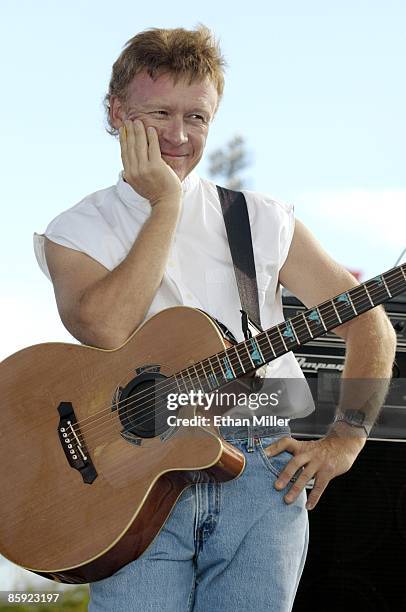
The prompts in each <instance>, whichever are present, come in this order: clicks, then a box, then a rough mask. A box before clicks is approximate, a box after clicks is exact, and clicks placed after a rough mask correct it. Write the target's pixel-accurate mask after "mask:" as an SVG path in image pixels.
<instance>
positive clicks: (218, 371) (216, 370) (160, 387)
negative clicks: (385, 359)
mask: <svg viewBox="0 0 406 612" xmlns="http://www.w3.org/2000/svg"><path fill="white" fill-rule="evenodd" d="M402 284H403V283H402ZM396 289H397V288H396V287H395V288H394V287H392V291H393V290H395V291H396ZM353 297H354V296H353ZM357 305H358V308H360V307H361V308H362V307H363V306H364V305H367V306H370V304H369V300H368V301H365V304H363V305H362V304H357ZM320 307H321V305H320ZM320 307H319V309H320ZM345 308H349V309H350V311H351V307H350V306H349V305H347V304H346V305H345ZM368 309H372V307H370V308H368ZM360 314H362V313H360ZM299 316H300V315H299ZM342 316H343V317H344V316H345V315H344V313H342ZM351 318H355V317H351ZM336 320H337V317H336V316H335V315H334V318H333V319H332V320H331V321H328V320H327V318H326V319H325V323H327V325H330V324H333V323H334V322H335V321H336ZM338 325H339V324H337V326H338ZM303 329H306V325H303ZM299 333H300V332H299ZM315 333H317V332H316V331H315ZM309 340H310V338H309ZM279 341H280V342H281V340H279ZM258 345H259V343H258ZM281 346H282V344H281ZM233 348H234V347H230V348H229V349H226V351H224V352H225V353H228V352H229V351H232V350H233ZM260 348H261V347H260ZM263 350H264V349H263ZM222 352H223V351H222ZM235 352H236V351H235ZM287 352H288V351H287ZM216 355H218V354H216ZM216 355H213V356H211V357H210V359H211V358H214V357H216ZM227 357H228V358H229V359H230V356H229V355H227ZM233 358H234V359H235V357H234V356H233ZM202 361H205V360H202ZM236 363H237V362H236ZM265 363H266V362H265ZM231 365H232V366H233V363H232V362H231ZM261 365H263V364H261ZM261 365H258V367H261ZM186 369H189V368H186ZM212 369H213V372H214V373H215V376H216V378H220V381H221V384H220V385H218V387H219V386H220V387H221V386H223V385H224V384H225V383H227V382H231V381H229V380H228V379H226V378H225V377H224V375H223V372H222V369H221V367H220V368H219V367H218V365H217V364H216V366H215V368H214V367H212ZM250 369H251V371H252V370H254V369H256V368H253V367H251V368H250ZM183 371H184V370H182V371H181V372H183ZM189 377H190V376H189ZM239 378H240V377H239ZM190 379H191V382H192V385H193V386H194V385H195V383H196V382H200V377H199V378H197V379H195V381H194V380H193V378H192V377H190ZM222 379H224V380H222ZM168 382H169V384H167V383H168ZM202 386H203V390H204V385H202ZM170 388H171V389H173V388H174V387H173V377H170V378H169V379H165V381H163V382H162V383H161V384H158V385H156V386H155V388H154V391H152V392H151V393H149V394H148V395H146V394H145V392H139V393H138V394H134V395H133V396H130V398H131V399H133V398H134V397H136V396H137V395H141V396H142V395H143V394H144V396H143V397H142V399H145V398H148V397H149V398H152V397H154V395H155V391H156V390H163V389H170ZM186 388H187V387H186ZM208 390H211V391H213V390H214V388H213V389H212V388H209V389H208ZM130 398H127V400H123V401H122V402H121V403H125V402H127V405H126V408H127V409H128V408H129V407H130V406H131V405H135V404H137V410H138V409H139V408H140V407H142V405H145V403H148V402H144V404H142V403H141V404H139V403H138V402H129V401H128V400H129V399H130ZM112 407H113V406H111V407H110V409H109V410H108V411H107V414H109V415H110V416H111V415H112V413H111V412H110V410H111V408H112ZM145 411H148V412H149V411H150V406H149V407H147V408H146V409H145ZM142 412H143V411H141V412H140V414H141V413H142ZM130 414H131V411H130V412H128V414H127V416H129V415H130ZM94 416H95V417H97V418H96V419H95V420H94V422H95V421H96V420H97V419H99V418H100V412H99V413H95V415H94ZM148 420H149V419H148ZM82 422H83V421H80V422H78V423H77V426H78V427H81V425H80V424H81V423H82ZM94 422H93V423H92V424H91V425H92V426H94ZM89 427H90V426H89V425H88V426H87V427H84V428H83V431H89ZM96 427H97V425H96ZM93 429H94V427H93ZM83 431H81V433H83ZM76 433H78V432H76Z"/></svg>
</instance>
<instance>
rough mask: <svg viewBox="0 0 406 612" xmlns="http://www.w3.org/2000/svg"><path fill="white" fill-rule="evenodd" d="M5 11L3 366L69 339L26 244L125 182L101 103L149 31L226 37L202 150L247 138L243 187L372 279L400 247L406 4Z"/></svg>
mask: <svg viewBox="0 0 406 612" xmlns="http://www.w3.org/2000/svg"><path fill="white" fill-rule="evenodd" d="M1 12H2V20H1V26H0V34H1V36H0V45H1V55H2V60H3V61H2V85H3V95H2V97H1V99H0V105H1V116H2V119H3V122H2V126H1V147H0V168H1V172H2V181H1V184H0V190H1V203H2V205H1V211H2V220H3V231H2V240H1V243H0V250H1V257H0V261H1V279H2V282H1V309H2V310H1V314H2V317H1V321H2V323H1V326H2V330H1V333H2V343H1V348H0V357H5V356H6V355H8V354H10V353H12V352H15V351H16V350H17V349H19V348H22V347H24V346H27V345H29V344H34V343H36V342H42V341H45V340H68V339H69V338H70V337H69V335H68V334H67V332H65V331H64V329H63V327H62V325H61V323H60V321H59V319H58V315H57V312H56V307H55V305H54V301H53V292H52V287H51V285H50V283H49V281H48V280H47V279H46V278H45V277H44V276H43V275H42V273H41V272H40V270H39V268H38V267H37V264H36V261H35V258H34V255H33V251H32V233H33V231H43V230H44V229H45V227H46V225H47V224H48V222H49V221H50V220H51V219H52V218H53V217H55V216H56V215H57V214H58V213H59V212H60V211H62V210H64V209H66V208H68V207H70V206H72V205H73V204H75V203H76V202H78V201H79V200H80V199H81V198H82V197H84V196H85V195H87V194H88V193H90V192H93V191H96V190H97V189H101V188H103V187H106V186H109V185H111V184H112V183H113V182H115V181H116V179H117V175H118V172H119V171H120V169H121V162H120V154H119V146H118V143H117V142H116V141H115V140H114V139H113V138H112V137H110V136H108V135H107V134H106V133H105V132H104V127H103V126H104V119H103V111H102V99H103V96H104V93H105V90H106V87H107V83H108V80H109V75H110V70H111V65H112V63H113V61H114V60H115V59H116V57H117V55H118V54H119V53H120V50H121V48H122V46H123V44H124V43H125V42H126V41H127V40H128V39H129V38H130V37H131V36H133V35H134V34H135V33H136V32H138V31H140V30H142V29H145V28H148V27H152V26H159V27H177V26H183V27H186V28H188V27H193V26H195V25H196V23H197V22H202V23H204V24H206V25H207V26H209V27H210V28H212V29H213V30H214V32H215V33H216V35H217V36H218V37H219V38H220V41H221V45H222V48H223V52H224V54H225V56H226V59H227V61H228V64H229V67H228V70H227V74H226V89H225V95H224V100H223V103H222V106H221V108H220V110H219V112H218V115H217V117H216V120H215V122H214V124H213V126H212V128H211V133H210V136H209V139H208V143H207V151H208V152H210V151H213V150H214V149H216V148H217V147H219V146H222V145H224V144H225V143H226V142H227V141H228V140H229V139H231V138H232V137H233V136H234V135H235V134H241V135H242V136H244V138H245V139H246V142H247V146H248V149H249V153H250V157H251V159H252V165H251V167H249V168H248V169H247V171H246V173H245V177H246V186H247V187H248V188H250V189H255V190H258V191H264V192H268V193H270V194H271V195H272V196H273V197H275V198H276V199H280V200H284V201H291V202H294V204H295V209H296V214H297V216H298V217H299V218H300V219H302V220H303V221H304V222H305V223H306V224H307V225H308V227H309V228H310V229H311V230H312V231H313V232H314V234H315V235H316V236H317V237H318V238H319V239H320V240H321V242H322V243H323V245H324V246H325V248H326V249H327V250H328V251H329V252H330V253H331V254H332V255H333V256H334V257H335V258H336V259H337V260H338V261H340V262H341V263H343V264H344V265H346V266H348V267H350V268H353V269H359V270H361V271H362V272H363V277H364V279H366V278H368V277H369V276H373V275H374V274H376V273H379V272H381V271H384V270H386V269H388V268H390V267H391V266H392V265H393V264H394V262H395V260H396V258H397V256H398V255H399V254H400V252H401V250H402V248H403V247H404V246H406V238H405V221H406V212H405V210H406V209H405V207H406V177H405V142H406V117H405V112H404V110H405V108H406V84H405V79H404V65H405V57H406V38H405V36H404V32H405V26H406V4H405V3H404V2H403V1H402V0H398V1H395V0H386V1H385V2H382V1H380V0H379V1H378V0H371V1H366V0H363V1H361V0H341V1H340V2H338V1H336V2H332V1H330V2H326V1H325V0H324V1H321V0H320V1H312V0H308V1H307V2H303V1H301V0H292V1H285V2H280V1H279V2H276V1H275V0H268V1H267V2H259V1H256V0H251V2H249V3H246V2H223V3H220V2H218V1H216V2H213V1H212V0H209V1H207V2H205V3H201V4H200V3H199V4H196V3H190V2H183V1H182V2H172V3H168V2H163V1H162V0H156V1H155V2H153V3H144V6H143V5H142V4H141V3H135V2H130V1H123V0H117V1H116V2H115V3H114V4H113V3H111V2H110V1H109V2H107V1H106V0H82V1H79V0H70V1H69V2H67V1H66V0H59V1H58V2H52V1H50V0H49V1H45V0H35V1H34V0H32V1H28V0H13V1H4V0H3V2H2V11H1ZM199 169H200V172H201V174H202V175H204V176H207V165H206V163H205V161H204V160H203V161H202V162H201V164H200V167H199ZM2 575H3V576H6V574H5V573H4V572H3V574H2ZM7 580H8V578H7ZM0 586H1V585H0ZM3 588H5V587H4V586H3Z"/></svg>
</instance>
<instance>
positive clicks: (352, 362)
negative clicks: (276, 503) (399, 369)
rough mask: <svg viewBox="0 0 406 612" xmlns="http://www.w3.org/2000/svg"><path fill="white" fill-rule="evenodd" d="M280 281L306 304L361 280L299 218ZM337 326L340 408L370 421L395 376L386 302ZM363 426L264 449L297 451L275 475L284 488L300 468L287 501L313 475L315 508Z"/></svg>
mask: <svg viewBox="0 0 406 612" xmlns="http://www.w3.org/2000/svg"><path fill="white" fill-rule="evenodd" d="M280 281H281V283H282V284H283V285H284V286H285V287H287V288H288V289H290V290H291V291H292V292H293V293H295V295H297V297H298V298H299V299H301V300H302V301H303V303H304V304H305V305H306V306H308V307H310V306H313V305H316V304H317V303H320V302H322V301H324V300H326V299H329V298H332V297H333V296H334V295H337V294H339V293H341V292H343V291H346V290H348V289H350V288H351V287H354V286H355V285H357V284H358V283H357V281H356V279H355V278H354V277H353V276H352V275H351V274H350V273H349V272H347V271H346V270H345V269H344V268H342V267H341V266H339V265H338V264H337V263H336V262H335V261H334V260H333V259H331V257H329V255H328V254H327V253H326V252H325V251H324V250H323V249H322V247H321V246H320V244H319V243H318V242H317V240H316V239H315V238H314V237H313V236H312V234H311V233H310V232H309V231H308V230H307V229H306V227H305V226H304V225H303V224H302V223H300V222H299V221H297V222H296V227H295V232H294V237H293V240H292V245H291V247H290V250H289V255H288V258H287V260H286V262H285V264H284V266H283V267H282V269H281V271H280ZM335 332H336V333H337V334H339V335H340V336H342V337H343V338H344V339H345V341H346V349H347V350H346V359H345V366H344V372H343V376H342V378H343V383H342V387H341V397H340V406H339V407H338V408H339V411H340V410H341V411H344V410H345V409H347V408H350V409H353V410H359V409H360V410H361V411H363V412H364V414H365V416H366V418H367V420H368V421H369V423H370V424H372V423H373V421H374V419H375V417H376V415H377V414H378V412H379V410H380V408H381V405H382V403H383V400H384V396H385V393H386V390H387V386H388V381H389V379H390V377H391V373H392V364H393V359H394V355H395V349H396V335H395V332H394V330H393V328H392V325H391V323H390V321H389V319H388V317H387V316H386V314H385V311H384V310H383V308H382V307H378V308H374V309H373V310H370V311H369V312H366V313H364V314H362V315H360V316H359V317H357V318H356V319H353V320H352V321H349V322H348V323H345V324H343V325H340V326H339V327H337V328H336V330H335ZM362 383H365V384H362ZM354 384H355V387H354ZM360 432H361V430H360V429H358V428H357V427H352V426H350V425H347V423H342V422H339V423H335V425H334V426H333V427H332V428H331V429H330V431H329V433H328V434H327V436H325V437H324V438H321V439H319V440H315V441H314V440H311V441H299V440H294V439H293V438H282V439H281V440H279V441H277V442H276V443H274V444H272V445H270V446H269V447H267V448H266V449H265V451H266V453H267V454H268V455H269V456H270V457H271V456H273V455H276V454H278V453H280V452H282V451H283V450H288V451H290V452H291V453H293V455H294V456H293V458H292V459H291V460H290V461H289V463H288V464H287V466H286V467H285V469H284V470H283V472H282V473H281V475H280V476H279V478H278V480H277V481H276V483H275V487H276V488H278V489H283V488H285V487H286V486H287V485H288V484H289V481H290V479H291V478H292V476H293V475H294V474H295V473H296V472H297V471H298V470H300V469H301V468H302V473H301V474H300V476H299V478H298V479H297V480H296V482H295V483H294V484H293V485H292V486H291V487H290V490H289V492H288V493H287V494H286V495H285V501H286V502H288V503H291V502H293V501H294V500H295V499H296V498H297V496H298V495H299V494H300V493H301V492H302V490H303V488H304V486H305V485H306V483H307V482H308V481H309V480H310V479H311V478H313V477H314V478H315V484H314V487H313V489H312V492H311V493H310V495H309V499H308V503H307V508H309V509H311V508H314V506H315V505H316V504H317V502H318V500H319V499H320V496H321V495H322V493H323V491H324V490H325V488H326V487H327V485H328V483H329V481H330V480H331V479H332V478H334V477H335V476H338V475H340V474H343V473H344V472H346V471H347V470H349V468H350V467H351V465H352V464H353V462H354V461H355V458H356V457H357V455H358V453H359V452H360V451H361V449H362V447H363V446H364V444H365V441H366V435H365V433H363V434H362V433H361V434H360Z"/></svg>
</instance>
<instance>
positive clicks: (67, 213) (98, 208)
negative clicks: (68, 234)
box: [45, 185, 116, 234]
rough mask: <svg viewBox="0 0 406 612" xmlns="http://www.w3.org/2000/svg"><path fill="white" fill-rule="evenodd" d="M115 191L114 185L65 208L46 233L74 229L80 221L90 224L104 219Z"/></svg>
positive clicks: (49, 225)
mask: <svg viewBox="0 0 406 612" xmlns="http://www.w3.org/2000/svg"><path fill="white" fill-rule="evenodd" d="M115 191H116V187H115V185H112V186H111V187H107V188H105V189H100V190H98V191H95V192H93V193H91V194H89V195H87V196H85V197H84V198H82V200H80V201H79V202H78V203H77V204H74V205H73V206H71V207H70V208H67V209H65V210H64V211H62V212H61V213H59V214H58V215H57V216H56V217H55V218H54V219H52V221H50V223H49V224H48V226H47V229H46V232H45V233H46V234H48V233H50V232H58V230H63V231H64V232H65V231H66V230H67V229H68V228H71V229H73V228H74V227H75V226H76V225H77V223H78V222H80V223H81V224H82V223H85V224H88V223H94V222H95V221H97V220H103V219H104V217H105V214H104V213H105V211H106V210H107V209H108V207H109V206H111V204H112V202H113V201H114V199H115V198H116V195H115Z"/></svg>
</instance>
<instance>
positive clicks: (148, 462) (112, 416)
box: [0, 306, 245, 583]
mask: <svg viewBox="0 0 406 612" xmlns="http://www.w3.org/2000/svg"><path fill="white" fill-rule="evenodd" d="M227 346H228V345H227V343H226V341H225V340H224V339H223V337H222V335H221V333H220V331H219V329H218V328H217V326H216V325H215V323H214V322H213V321H212V320H211V319H210V318H209V317H208V316H207V315H206V314H204V313H203V312H200V311H198V310H195V309H192V308H188V307H183V306H179V307H174V308H170V309H167V310H165V311H162V312H161V313H159V314H158V315H156V316H154V317H152V318H151V319H149V320H148V321H147V322H146V323H145V324H143V325H142V326H141V327H140V328H139V329H138V330H137V331H136V332H135V333H134V334H133V335H132V336H131V338H130V339H129V340H128V341H127V342H126V343H125V344H124V345H123V346H122V347H120V348H119V349H116V350H111V351H106V350H101V349H96V348H91V347H86V346H80V345H73V344H72V345H70V344H64V343H47V344H41V345H36V346H32V347H29V348H27V349H24V350H22V351H19V352H18V353H16V354H14V355H12V356H11V357H9V358H8V359H6V360H5V361H4V362H3V363H2V364H1V366H0V397H1V410H0V465H1V471H0V491H1V493H2V503H1V504H0V525H1V527H0V552H1V554H3V555H4V556H5V557H6V558H8V559H9V560H10V561H12V562H14V563H17V564H18V565H21V566H23V567H25V568H26V569H29V570H31V571H33V572H35V573H37V574H40V575H43V576H45V577H47V578H50V579H53V580H57V581H61V582H72V583H74V582H90V581H95V580H99V579H102V578H105V577H107V576H109V575H111V574H112V573H114V572H115V571H117V570H118V569H119V568H120V567H122V566H123V565H125V564H127V563H129V562H130V561H132V560H134V559H137V558H138V557H139V556H140V555H141V554H142V553H143V552H144V551H145V550H146V548H147V547H148V546H149V545H150V544H151V542H152V541H153V539H154V538H155V537H156V536H157V534H158V533H159V531H160V529H161V527H162V525H163V523H164V522H165V520H166V519H167V517H168V515H169V513H170V511H171V509H172V508H173V506H174V504H175V502H176V500H177V499H178V497H179V496H180V494H181V493H182V492H183V490H184V489H185V488H186V487H188V486H190V485H191V483H193V482H197V481H200V482H202V481H207V480H211V479H215V480H216V481H226V480H230V479H232V478H235V477H236V476H238V475H239V474H241V472H242V471H243V469H244V463H245V462H244V457H243V455H242V453H240V452H239V451H238V450H237V449H236V448H235V447H233V446H232V445H230V444H228V443H227V442H225V441H224V440H223V439H222V438H221V436H220V435H219V432H218V429H216V428H215V427H213V426H209V427H207V428H206V427H182V426H181V427H178V428H175V429H173V428H172V429H171V428H169V429H168V427H166V430H165V431H162V432H161V433H160V434H159V435H155V436H151V430H148V427H149V426H150V423H148V422H147V421H146V420H145V419H144V421H142V420H139V421H138V422H139V423H144V425H141V427H143V426H145V432H144V433H145V435H138V434H137V432H136V433H135V434H134V432H133V430H131V426H130V425H131V414H132V413H133V412H134V406H135V402H134V400H133V399H131V398H132V397H136V396H137V393H139V394H140V389H144V393H143V394H140V397H144V396H146V395H148V388H149V387H148V384H150V383H148V378H149V376H150V374H151V372H152V373H153V374H154V376H158V377H159V381H158V382H160V383H161V384H162V382H165V378H164V377H169V376H171V375H172V374H174V373H175V372H178V371H180V370H182V369H183V368H186V367H188V366H190V365H192V364H193V363H196V362H198V361H200V360H202V359H204V358H206V357H207V356H210V355H213V354H215V353H217V352H219V351H222V350H224V349H225V348H226V347H227ZM144 379H146V381H145V380H144ZM134 381H135V382H134ZM137 381H141V382H137ZM142 385H144V386H142ZM145 385H147V386H145ZM123 389H124V390H125V389H126V390H127V393H129V395H128V396H127V399H126V402H124V401H123V400H122V397H123V395H120V393H121V392H122V391H123ZM144 404H145V402H144ZM142 411H144V413H145V415H147V413H148V405H147V404H145V406H144V407H143V406H142V405H140V406H139V407H138V414H142ZM192 413H193V410H192V408H191V407H185V408H183V409H181V411H180V412H179V413H178V416H182V415H187V416H191V414H192ZM166 414H167V413H166ZM72 418H73V419H75V420H76V423H75V431H76V432H77V435H78V438H79V439H80V441H81V442H82V445H83V446H82V448H83V449H84V450H85V458H86V459H84V458H83V457H81V455H80V454H79V453H77V450H75V449H77V445H76V442H77V440H76V439H75V438H74V437H73V436H72V435H71V433H69V432H71V431H72V430H69V429H68V427H67V425H66V423H69V422H72ZM125 418H128V419H130V421H128V422H127V425H129V427H128V428H127V429H128V431H127V435H126V436H123V435H122V432H123V430H125V429H126V427H125V425H126V421H125V420H124V421H123V419H125ZM145 423H146V424H145ZM62 430H64V431H62ZM65 432H68V433H65ZM69 436H70V437H69ZM70 453H72V456H70ZM75 453H76V454H75ZM72 457H76V459H75V460H73V459H72ZM72 461H73V462H74V464H75V465H72ZM80 464H83V465H86V466H87V467H86V469H85V468H83V465H82V468H81V469H79V468H78V466H79V465H80ZM75 466H76V467H75ZM197 472H198V473H197Z"/></svg>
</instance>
